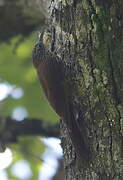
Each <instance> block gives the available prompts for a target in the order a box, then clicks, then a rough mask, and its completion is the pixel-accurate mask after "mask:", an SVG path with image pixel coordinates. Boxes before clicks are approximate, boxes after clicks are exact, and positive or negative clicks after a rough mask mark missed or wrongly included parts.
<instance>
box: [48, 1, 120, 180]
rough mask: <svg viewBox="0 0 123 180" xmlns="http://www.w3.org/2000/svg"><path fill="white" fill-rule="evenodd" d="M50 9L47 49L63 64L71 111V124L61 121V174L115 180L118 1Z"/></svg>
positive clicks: (67, 3)
mask: <svg viewBox="0 0 123 180" xmlns="http://www.w3.org/2000/svg"><path fill="white" fill-rule="evenodd" d="M51 11H52V18H51V20H52V23H51V29H52V30H51V34H52V39H53V40H52V42H51V46H53V50H52V51H53V53H55V54H56V56H58V57H60V58H61V61H63V62H64V63H65V64H66V66H65V70H64V72H65V73H66V82H65V83H64V84H65V88H66V92H67V97H68V96H69V97H68V100H67V101H68V103H70V104H72V106H71V107H70V110H71V113H72V114H74V121H73V118H72V119H71V123H72V125H70V122H69V123H68V122H67V123H66V122H65V123H64V122H63V121H62V122H61V138H62V147H63V150H64V166H65V173H66V179H67V180H73V179H82V180H87V179H88V180H121V179H122V177H123V153H122V151H123V136H122V134H123V70H122V69H123V63H122V57H123V3H122V0H119V1H116V0H110V1H108V0H107V1H99V0H93V1H91V0H78V1H74V0H66V1H60V2H58V1H57V3H54V2H52V9H51ZM48 47H49V45H48ZM51 49H52V48H51ZM51 49H49V51H50V50H51ZM67 65H68V66H67ZM69 65H70V66H69ZM67 68H68V70H67ZM69 120H70V119H69ZM66 121H67V120H66ZM74 125H75V128H76V126H77V127H78V130H77V129H76V130H77V132H76V134H75V129H74ZM71 132H73V134H72V133H71ZM78 134H79V135H80V134H81V136H78ZM78 137H80V140H82V141H84V144H83V146H81V143H80V145H79V144H77V146H78V149H79V151H77V146H76V142H79V141H78ZM71 140H72V141H71ZM85 147H86V149H88V151H87V153H88V157H89V159H86V156H87V154H86V152H85V151H83V149H85ZM80 150H81V153H83V156H81V155H80V154H79V152H80Z"/></svg>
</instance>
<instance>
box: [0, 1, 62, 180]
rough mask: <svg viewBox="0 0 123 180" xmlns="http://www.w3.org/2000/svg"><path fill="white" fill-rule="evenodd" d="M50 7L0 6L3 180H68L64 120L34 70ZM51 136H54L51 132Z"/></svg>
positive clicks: (6, 3)
mask: <svg viewBox="0 0 123 180" xmlns="http://www.w3.org/2000/svg"><path fill="white" fill-rule="evenodd" d="M49 6H50V4H49V1H44V0H36V1H35V2H34V1H32V0H30V1H29V0H12V1H11V0H0V143H1V144H6V146H7V148H6V150H5V151H4V152H1V153H0V179H1V180H63V172H62V149H61V146H60V139H59V138H58V137H59V136H58V135H59V130H58V128H56V127H58V126H56V125H57V124H58V121H59V117H58V116H57V115H56V113H55V112H54V111H53V109H52V108H51V106H50V105H49V103H48V102H47V100H46V98H45V96H44V93H43V91H42V88H41V86H40V84H39V81H38V77H37V74H36V71H35V69H34V67H33V64H32V51H33V48H34V45H35V44H36V41H37V40H38V34H39V31H40V30H41V29H42V27H43V26H45V21H46V18H47V15H48V12H47V10H46V9H48V8H47V7H49ZM49 131H51V132H49Z"/></svg>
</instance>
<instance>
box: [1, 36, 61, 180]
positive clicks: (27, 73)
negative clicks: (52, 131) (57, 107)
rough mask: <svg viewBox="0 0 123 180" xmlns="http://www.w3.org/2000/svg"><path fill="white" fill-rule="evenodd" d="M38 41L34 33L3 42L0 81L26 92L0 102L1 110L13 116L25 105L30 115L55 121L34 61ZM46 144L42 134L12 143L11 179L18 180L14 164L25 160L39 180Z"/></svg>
mask: <svg viewBox="0 0 123 180" xmlns="http://www.w3.org/2000/svg"><path fill="white" fill-rule="evenodd" d="M34 44H35V34H32V35H31V36H30V37H28V38H27V39H22V37H15V38H13V39H11V40H10V41H9V42H8V43H3V44H1V45H0V82H8V83H9V84H10V85H14V87H20V88H22V89H23V91H24V95H23V96H22V97H21V98H17V99H14V98H13V97H12V96H11V95H10V96H8V97H7V98H6V99H5V100H3V101H2V102H1V104H0V113H1V114H2V115H4V116H8V115H9V116H11V115H12V112H13V110H14V109H15V108H16V107H20V106H21V107H24V108H25V109H26V110H27V112H28V116H29V117H31V118H38V119H41V118H43V119H44V120H47V121H50V122H56V121H57V120H58V116H57V115H56V113H55V112H54V111H53V109H52V108H51V106H50V105H49V103H48V101H47V100H46V98H45V96H44V93H43V90H42V88H41V87H40V84H39V80H38V77H37V74H36V71H35V68H34V67H33V64H32V50H33V46H34ZM44 148H45V146H44V144H43V143H41V141H40V139H39V137H21V138H20V139H19V141H18V143H16V144H14V145H13V144H12V145H10V149H11V150H12V152H13V162H12V164H11V165H10V166H9V167H8V168H7V169H6V172H7V175H8V177H9V179H10V180H19V178H17V177H16V176H15V175H13V174H12V171H11V169H12V167H13V165H14V164H16V163H17V162H18V161H20V160H23V159H24V160H26V161H27V162H28V163H29V166H30V168H31V170H32V177H31V179H30V180H34V179H35V180H36V179H38V175H39V171H40V168H41V165H42V161H41V159H40V157H41V154H42V153H43V152H44Z"/></svg>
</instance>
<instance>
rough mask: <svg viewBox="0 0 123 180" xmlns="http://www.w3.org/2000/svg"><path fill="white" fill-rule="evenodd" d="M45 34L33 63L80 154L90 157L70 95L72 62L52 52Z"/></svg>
mask: <svg viewBox="0 0 123 180" xmlns="http://www.w3.org/2000/svg"><path fill="white" fill-rule="evenodd" d="M45 42H46V43H47V42H50V41H44V40H43V36H41V38H40V39H39V42H38V43H37V44H36V45H35V47H34V50H33V55H32V56H33V64H34V66H35V68H36V71H37V74H38V77H39V80H40V83H41V86H42V88H43V90H44V93H45V95H46V97H47V99H48V101H49V103H50V105H51V106H52V107H53V109H54V110H55V112H56V113H57V114H58V115H59V116H60V119H61V120H62V121H64V123H65V124H66V126H67V128H68V133H69V135H70V138H71V140H72V142H73V144H74V147H75V150H76V152H77V153H79V154H80V156H81V157H82V158H83V157H84V158H86V159H88V157H89V154H90V152H89V149H88V148H87V147H86V142H85V141H84V139H83V137H82V134H81V131H80V127H79V124H77V120H76V117H77V118H78V115H75V113H74V112H75V111H76V110H75V109H74V106H73V103H72V99H71V95H70V87H69V84H68V83H67V79H66V71H65V69H67V71H68V72H70V69H71V67H70V66H71V63H70V65H68V63H66V62H65V61H64V60H63V59H61V58H60V57H59V56H57V55H56V54H55V53H54V52H51V51H50V49H49V47H50V46H49V45H48V48H47V44H45Z"/></svg>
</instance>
